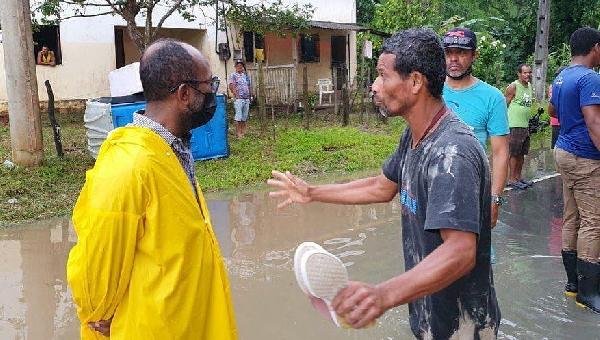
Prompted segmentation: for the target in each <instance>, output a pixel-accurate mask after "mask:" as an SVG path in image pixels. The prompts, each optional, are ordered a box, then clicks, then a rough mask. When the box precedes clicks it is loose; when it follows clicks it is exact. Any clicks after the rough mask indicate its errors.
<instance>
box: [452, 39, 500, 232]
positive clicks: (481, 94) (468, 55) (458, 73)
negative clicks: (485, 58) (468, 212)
mask: <svg viewBox="0 0 600 340" xmlns="http://www.w3.org/2000/svg"><path fill="white" fill-rule="evenodd" d="M443 45H444V52H445V55H446V83H445V84H444V94H443V96H444V101H445V102H446V104H447V105H448V107H449V108H450V109H452V111H454V112H455V113H456V115H457V116H458V117H459V118H460V119H461V120H462V121H463V122H465V123H466V124H467V125H468V126H469V127H470V128H471V129H472V130H473V133H474V134H475V137H477V139H478V140H479V143H481V145H482V146H483V148H484V149H487V142H488V139H489V141H490V144H491V149H492V150H491V151H492V227H494V226H495V225H496V222H497V220H498V210H499V207H500V205H502V203H503V202H504V198H503V196H502V192H503V191H504V185H505V184H506V176H507V172H508V159H509V155H508V149H509V148H508V134H509V128H508V116H507V111H506V101H505V99H504V95H503V94H502V92H500V90H498V89H497V88H495V87H493V86H491V85H489V84H488V83H486V82H484V81H483V80H480V79H477V78H476V77H474V76H473V74H472V71H473V63H474V62H475V59H476V58H477V38H476V37H475V33H473V31H471V30H470V29H468V28H454V29H451V30H450V31H448V32H447V33H446V34H445V35H444V37H443Z"/></svg>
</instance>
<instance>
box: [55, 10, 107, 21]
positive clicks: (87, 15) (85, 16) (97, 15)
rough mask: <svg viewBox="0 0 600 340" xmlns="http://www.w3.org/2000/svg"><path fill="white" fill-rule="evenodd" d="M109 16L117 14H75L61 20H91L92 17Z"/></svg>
mask: <svg viewBox="0 0 600 340" xmlns="http://www.w3.org/2000/svg"><path fill="white" fill-rule="evenodd" d="M107 14H115V12H114V11H108V12H104V13H97V14H74V15H70V16H68V17H61V18H60V20H67V19H71V18H91V17H99V16H101V15H107Z"/></svg>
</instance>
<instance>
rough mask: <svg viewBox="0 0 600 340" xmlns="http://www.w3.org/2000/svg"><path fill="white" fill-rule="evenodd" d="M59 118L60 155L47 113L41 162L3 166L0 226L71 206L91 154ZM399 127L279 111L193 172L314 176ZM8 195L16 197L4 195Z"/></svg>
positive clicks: (207, 183) (372, 161)
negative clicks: (305, 123) (269, 126)
mask: <svg viewBox="0 0 600 340" xmlns="http://www.w3.org/2000/svg"><path fill="white" fill-rule="evenodd" d="M58 120H59V122H61V127H62V128H61V131H62V140H63V145H64V149H65V157H64V158H62V159H60V158H58V157H57V156H56V151H55V150H54V144H53V139H52V130H51V129H50V126H49V124H48V122H47V119H45V118H44V124H43V134H44V154H45V162H44V164H43V165H42V166H40V167H38V168H33V169H25V168H20V167H16V168H13V169H6V168H4V167H3V166H0V227H1V226H6V225H8V224H12V223H18V222H24V221H28V220H37V219H44V218H49V217H54V216H64V215H68V214H70V213H71V210H72V207H73V205H74V204H75V200H76V199H77V195H78V194H79V191H80V189H81V187H82V185H83V182H84V180H85V171H86V170H88V169H89V168H91V167H92V166H93V164H94V159H93V158H92V157H91V156H89V155H88V153H87V151H86V136H85V129H84V127H83V115H82V114H79V115H77V114H70V115H59V117H58ZM404 127H405V125H404V122H403V120H402V119H391V120H390V121H389V124H382V123H380V122H379V121H377V120H375V119H373V118H372V117H371V119H370V121H368V124H364V123H360V122H359V121H358V117H355V116H353V117H352V122H351V124H350V126H349V127H341V126H340V124H339V123H338V122H333V121H332V116H328V115H319V114H317V115H315V117H314V118H313V120H312V121H311V129H310V130H305V129H303V128H302V121H301V120H300V119H299V117H297V116H294V117H288V118H278V119H277V120H276V121H275V133H273V131H272V130H268V131H266V132H264V133H261V132H260V129H259V127H258V122H257V121H256V119H253V120H251V121H250V124H249V131H248V134H247V136H246V137H245V138H244V139H241V140H238V139H236V138H235V136H234V128H233V126H231V128H230V134H229V140H230V151H231V152H230V156H229V157H228V158H224V159H215V160H209V161H203V162H196V176H197V177H198V180H199V182H200V184H201V186H202V188H203V190H204V191H205V192H210V191H216V190H223V189H232V188H237V189H239V188H243V187H248V186H253V185H256V184H258V183H264V182H265V181H266V180H267V179H268V178H269V177H270V176H271V170H273V169H277V170H281V171H286V170H289V171H291V172H293V173H295V174H297V175H299V176H301V177H305V178H311V179H315V177H320V176H323V175H330V174H338V173H339V174H350V175H351V174H352V173H355V172H363V171H365V170H374V169H379V168H380V166H381V164H382V162H383V161H384V160H385V158H386V157H387V156H388V155H390V154H391V153H392V152H393V151H394V150H395V148H396V147H397V144H398V139H399V137H400V135H401V133H402V131H403V129H404ZM550 131H551V130H550V128H549V127H548V128H546V129H544V130H543V131H542V132H541V133H538V134H536V135H534V136H532V141H531V146H532V149H537V148H542V147H548V146H549V143H550V142H549V141H550ZM10 158H11V157H10V136H9V130H8V127H5V126H1V125H0V163H1V162H3V161H4V160H6V159H10ZM11 199H16V200H17V202H16V203H9V200H11Z"/></svg>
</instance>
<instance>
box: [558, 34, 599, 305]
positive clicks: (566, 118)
mask: <svg viewBox="0 0 600 340" xmlns="http://www.w3.org/2000/svg"><path fill="white" fill-rule="evenodd" d="M570 45H571V65H569V67H567V68H565V69H564V70H563V71H562V72H561V73H560V74H559V75H558V77H556V79H555V80H554V82H553V83H552V99H551V104H550V106H549V113H550V115H551V116H553V117H556V118H558V120H559V121H560V131H559V135H558V140H557V141H556V146H555V149H554V158H555V160H556V165H557V168H558V171H559V172H560V174H561V176H562V180H563V200H564V210H563V211H564V213H563V219H564V223H563V231H562V240H563V241H562V256H563V264H564V266H565V271H566V272H567V279H568V282H567V285H566V286H565V294H567V295H568V296H574V295H576V296H577V298H576V300H577V303H578V304H579V305H582V306H585V307H588V308H590V309H591V310H593V311H595V312H597V313H600V291H599V290H600V75H599V74H598V73H596V72H595V71H594V70H593V68H594V67H598V66H600V31H598V30H596V29H593V28H589V27H584V28H580V29H578V30H577V31H575V32H574V33H573V34H572V35H571V40H570Z"/></svg>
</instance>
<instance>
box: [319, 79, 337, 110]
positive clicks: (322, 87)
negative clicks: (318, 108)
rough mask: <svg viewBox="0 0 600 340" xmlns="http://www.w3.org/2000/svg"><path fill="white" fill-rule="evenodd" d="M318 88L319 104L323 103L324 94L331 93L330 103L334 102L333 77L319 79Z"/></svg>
mask: <svg viewBox="0 0 600 340" xmlns="http://www.w3.org/2000/svg"><path fill="white" fill-rule="evenodd" d="M317 88H318V89H319V105H323V95H329V104H333V94H334V90H333V84H332V83H331V79H319V80H317Z"/></svg>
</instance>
